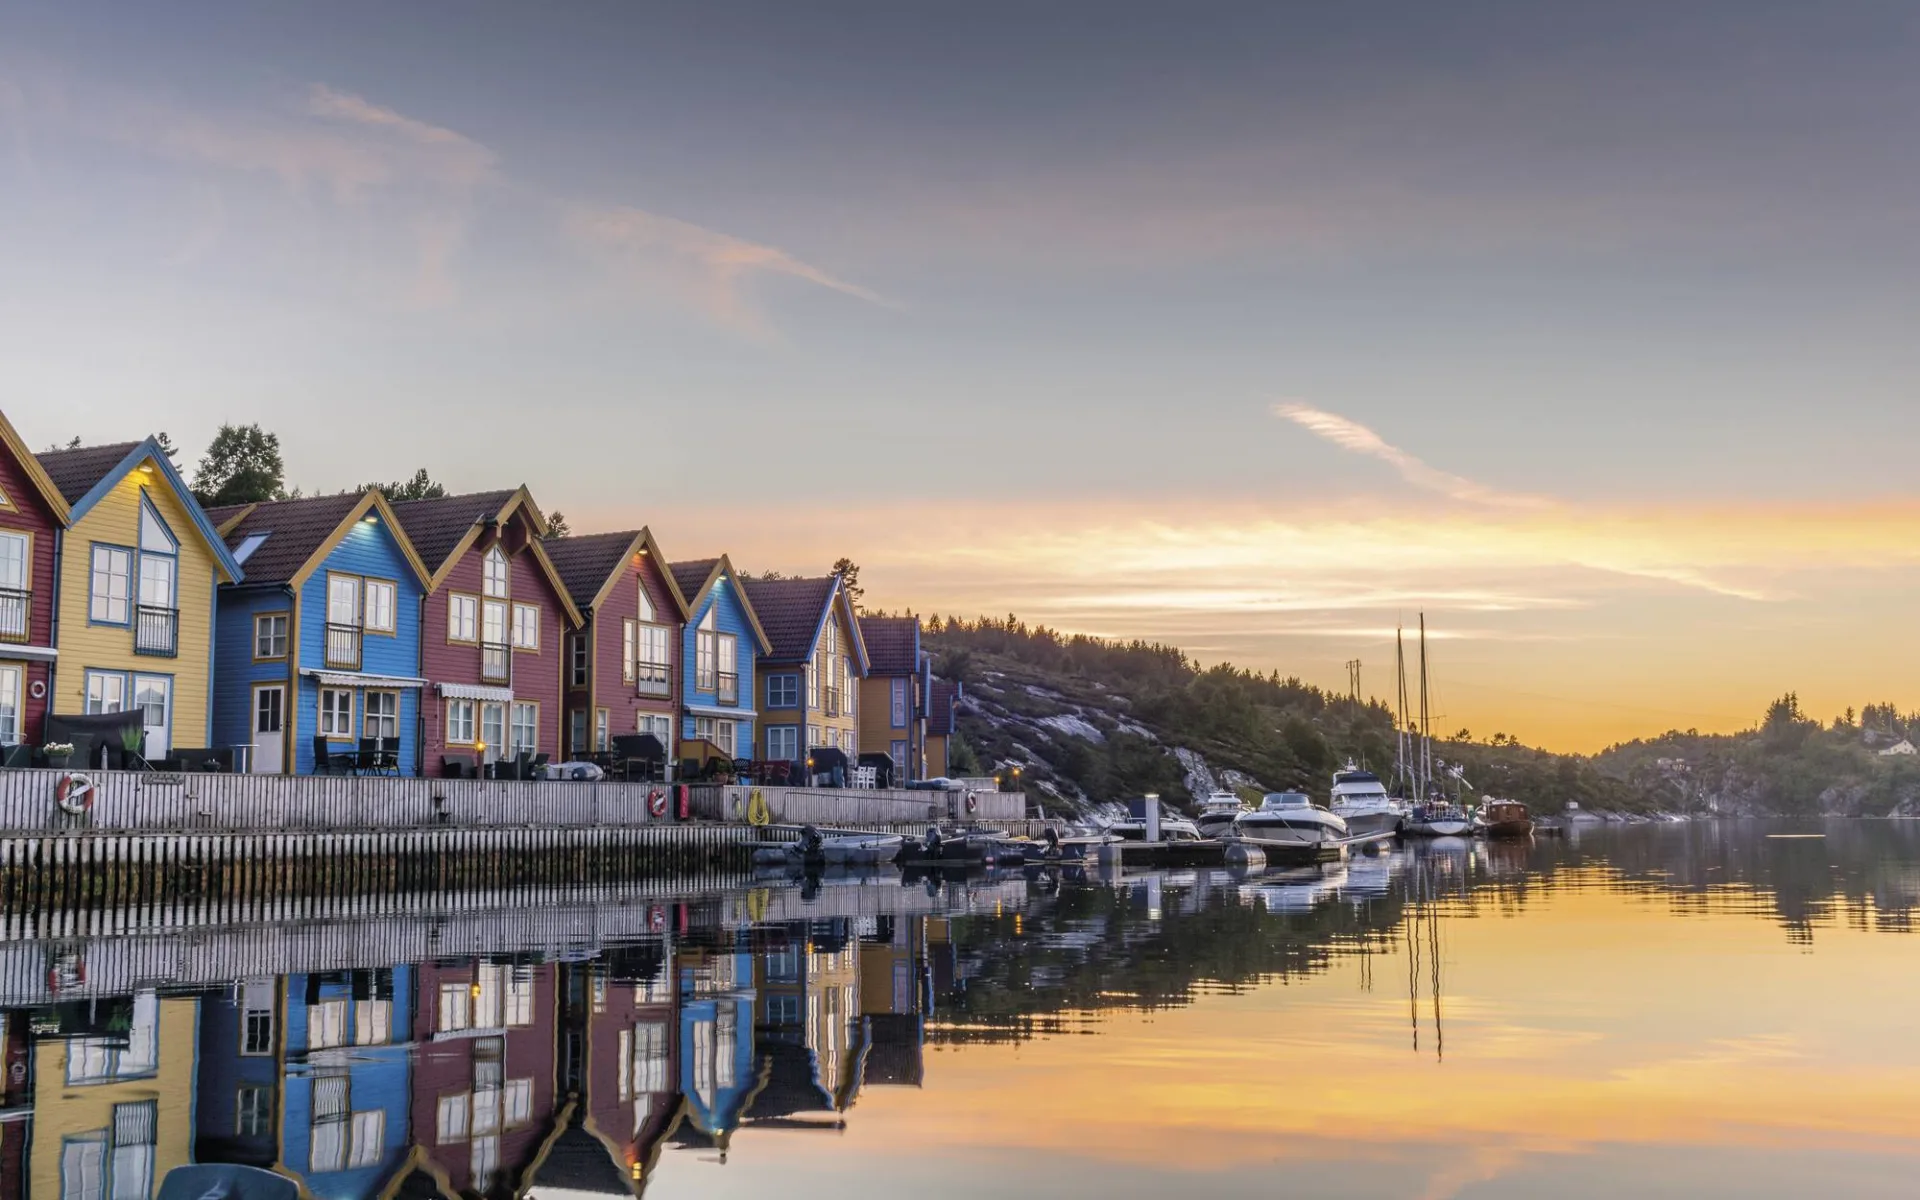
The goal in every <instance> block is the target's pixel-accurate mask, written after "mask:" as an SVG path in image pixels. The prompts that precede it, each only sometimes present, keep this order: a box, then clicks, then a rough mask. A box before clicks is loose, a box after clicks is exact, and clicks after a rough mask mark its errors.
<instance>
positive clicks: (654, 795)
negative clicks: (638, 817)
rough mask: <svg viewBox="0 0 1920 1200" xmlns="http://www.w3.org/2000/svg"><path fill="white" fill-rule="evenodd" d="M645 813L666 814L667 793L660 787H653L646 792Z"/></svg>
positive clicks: (660, 815) (653, 814)
mask: <svg viewBox="0 0 1920 1200" xmlns="http://www.w3.org/2000/svg"><path fill="white" fill-rule="evenodd" d="M647 815H649V816H652V817H664V816H666V815H667V793H666V792H665V791H663V790H661V789H660V788H654V789H653V790H652V791H650V792H648V793H647Z"/></svg>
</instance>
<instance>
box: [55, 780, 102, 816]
mask: <svg viewBox="0 0 1920 1200" xmlns="http://www.w3.org/2000/svg"><path fill="white" fill-rule="evenodd" d="M53 802H54V803H55V804H57V805H59V806H60V811H61V812H63V813H66V814H67V815H68V816H72V817H77V816H80V815H81V814H82V813H85V812H86V811H87V810H88V809H90V808H92V807H93V780H91V779H88V778H87V777H86V776H85V775H80V774H77V773H76V774H72V775H62V776H61V777H60V782H59V783H56V784H54V785H53Z"/></svg>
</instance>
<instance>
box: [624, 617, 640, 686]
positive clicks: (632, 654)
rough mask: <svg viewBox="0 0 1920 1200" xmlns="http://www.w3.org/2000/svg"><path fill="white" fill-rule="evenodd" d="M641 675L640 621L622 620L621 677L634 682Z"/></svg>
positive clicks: (627, 681)
mask: <svg viewBox="0 0 1920 1200" xmlns="http://www.w3.org/2000/svg"><path fill="white" fill-rule="evenodd" d="M639 677H640V622H638V621H633V620H624V621H621V622H620V678H621V680H622V681H624V682H626V683H633V682H634V681H636V680H637V679H639Z"/></svg>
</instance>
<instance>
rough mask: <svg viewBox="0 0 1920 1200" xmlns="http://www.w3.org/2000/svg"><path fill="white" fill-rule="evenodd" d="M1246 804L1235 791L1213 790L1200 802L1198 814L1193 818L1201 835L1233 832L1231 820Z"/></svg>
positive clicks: (1208, 836)
mask: <svg viewBox="0 0 1920 1200" xmlns="http://www.w3.org/2000/svg"><path fill="white" fill-rule="evenodd" d="M1245 811H1247V806H1246V805H1244V804H1242V803H1241V802H1240V796H1239V793H1237V792H1229V791H1213V792H1208V793H1207V798H1206V799H1204V800H1202V801H1201V802H1200V815H1199V816H1197V817H1195V818H1194V819H1193V824H1194V828H1196V829H1198V830H1199V831H1200V836H1201V837H1207V838H1217V837H1222V836H1224V835H1226V834H1229V833H1232V832H1233V821H1234V818H1235V817H1238V816H1239V815H1240V814H1241V813H1243V812H1245Z"/></svg>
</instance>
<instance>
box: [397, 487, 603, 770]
mask: <svg viewBox="0 0 1920 1200" xmlns="http://www.w3.org/2000/svg"><path fill="white" fill-rule="evenodd" d="M393 512H394V516H395V517H396V518H397V519H398V520H399V522H400V527H401V528H402V529H404V530H405V531H406V534H407V537H408V538H409V539H410V540H411V541H412V542H413V546H414V549H415V550H416V551H418V552H419V555H420V559H421V562H422V563H424V564H425V566H426V568H427V571H428V572H429V579H428V595H427V599H426V613H425V614H424V616H423V618H422V620H421V622H420V638H421V646H420V673H421V675H422V677H424V678H425V679H426V681H427V684H428V687H427V689H426V694H424V695H423V696H422V697H421V702H420V708H421V714H422V715H421V720H422V722H423V723H424V724H425V726H426V729H425V736H424V737H423V738H422V739H421V748H422V753H421V760H422V765H423V767H424V769H425V773H426V774H428V775H442V774H445V773H446V767H447V762H448V760H452V761H454V762H468V763H471V762H473V761H474V760H476V759H478V760H481V761H490V760H494V759H499V758H505V757H512V756H513V755H516V754H518V753H520V752H521V751H523V750H524V751H531V752H533V753H535V754H547V755H550V756H552V757H553V758H554V759H555V761H558V760H559V759H560V757H561V756H562V750H563V747H562V745H561V738H560V724H561V718H560V713H561V708H562V704H563V701H562V698H561V675H562V671H563V668H564V666H565V662H564V660H565V658H566V635H567V633H568V632H569V631H571V630H573V629H574V628H576V627H577V626H578V625H579V624H580V610H579V609H577V608H575V607H574V604H573V600H572V598H571V597H569V596H568V594H567V589H566V585H565V584H563V583H562V582H561V580H560V576H559V573H558V572H556V571H555V570H554V568H553V561H552V560H551V559H549V558H548V557H547V555H546V551H545V550H543V549H542V548H541V545H540V535H541V533H542V532H544V531H545V529H546V518H545V517H544V516H542V515H541V512H540V510H539V508H538V507H536V506H535V505H534V502H533V497H532V496H530V495H529V494H528V493H527V489H525V488H520V489H518V490H516V491H511V492H476V493H474V494H472V495H466V496H444V497H441V498H439V499H436V500H409V501H406V502H404V503H401V504H396V505H394V506H393Z"/></svg>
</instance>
